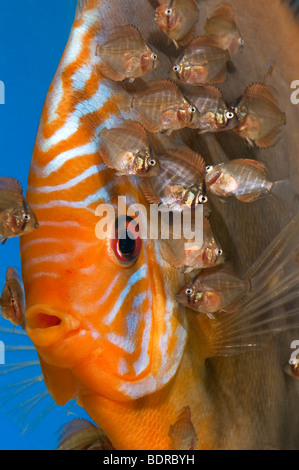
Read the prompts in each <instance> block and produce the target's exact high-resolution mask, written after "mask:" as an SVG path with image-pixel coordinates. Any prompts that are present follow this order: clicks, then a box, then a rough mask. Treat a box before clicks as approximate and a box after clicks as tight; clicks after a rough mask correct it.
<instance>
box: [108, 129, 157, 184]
mask: <svg viewBox="0 0 299 470" xmlns="http://www.w3.org/2000/svg"><path fill="white" fill-rule="evenodd" d="M100 137H101V139H102V146H101V149H100V154H101V157H102V159H103V162H104V163H105V164H106V165H107V166H108V167H109V168H114V169H115V170H118V173H117V175H135V176H155V175H157V174H158V173H159V166H158V162H157V159H156V158H154V157H153V156H152V153H151V149H150V144H149V138H148V134H147V132H146V131H145V129H144V127H142V126H141V125H140V124H138V123H137V122H134V121H125V122H124V123H122V124H121V125H120V126H118V127H113V128H111V129H106V128H105V129H103V130H102V132H101V133H100Z"/></svg>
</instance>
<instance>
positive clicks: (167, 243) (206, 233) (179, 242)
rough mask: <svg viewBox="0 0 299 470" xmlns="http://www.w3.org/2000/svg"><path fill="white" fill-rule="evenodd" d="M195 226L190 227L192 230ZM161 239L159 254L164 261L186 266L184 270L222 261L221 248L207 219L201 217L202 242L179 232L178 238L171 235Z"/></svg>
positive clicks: (173, 264)
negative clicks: (197, 241)
mask: <svg viewBox="0 0 299 470" xmlns="http://www.w3.org/2000/svg"><path fill="white" fill-rule="evenodd" d="M194 229H195V226H193V227H192V230H193V231H194ZM174 233H175V230H173V231H172V234H171V235H172V236H170V237H169V239H166V240H161V241H160V243H161V256H162V258H163V259H165V261H167V262H168V263H170V264H171V265H172V266H174V267H176V268H182V267H184V266H185V267H186V269H185V272H190V271H192V270H193V269H205V268H211V267H214V266H217V265H218V264H222V263H224V254H223V250H222V248H221V246H220V244H219V242H218V241H217V240H216V238H215V236H214V234H213V231H212V228H211V225H210V223H209V221H208V219H207V218H206V217H205V216H204V217H203V224H202V234H203V235H202V238H203V240H202V243H196V242H195V240H194V237H193V239H191V238H186V237H184V236H183V235H184V234H181V233H180V234H179V235H180V238H178V239H176V238H174V237H173V234H174Z"/></svg>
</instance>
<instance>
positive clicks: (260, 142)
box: [254, 127, 281, 148]
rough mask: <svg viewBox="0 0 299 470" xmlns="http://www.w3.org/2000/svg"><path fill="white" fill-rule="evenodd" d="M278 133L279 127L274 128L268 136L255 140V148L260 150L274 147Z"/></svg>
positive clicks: (277, 139)
mask: <svg viewBox="0 0 299 470" xmlns="http://www.w3.org/2000/svg"><path fill="white" fill-rule="evenodd" d="M280 132H281V131H280V127H276V128H275V129H273V130H272V131H271V132H270V133H269V134H267V135H266V136H264V137H261V138H260V139H256V140H255V141H254V142H255V144H256V146H257V147H260V148H269V147H274V145H276V144H277V142H278V141H279V137H280Z"/></svg>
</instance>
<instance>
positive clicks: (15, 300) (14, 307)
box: [0, 279, 25, 325]
mask: <svg viewBox="0 0 299 470" xmlns="http://www.w3.org/2000/svg"><path fill="white" fill-rule="evenodd" d="M0 307H1V312H2V315H3V317H4V318H6V319H7V320H9V321H10V322H11V323H12V324H13V325H20V324H21V323H22V321H23V315H24V308H25V305H24V296H23V291H22V288H21V285H20V283H19V281H18V280H17V279H8V280H7V281H6V283H5V285H4V288H3V291H2V294H1V298H0Z"/></svg>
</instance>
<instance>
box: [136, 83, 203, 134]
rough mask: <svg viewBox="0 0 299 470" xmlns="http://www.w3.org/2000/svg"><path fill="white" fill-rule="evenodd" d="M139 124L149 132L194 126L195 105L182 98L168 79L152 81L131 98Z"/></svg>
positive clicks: (177, 89)
mask: <svg viewBox="0 0 299 470" xmlns="http://www.w3.org/2000/svg"><path fill="white" fill-rule="evenodd" d="M132 108H133V109H134V110H136V112H137V114H138V117H139V119H140V121H141V124H142V125H143V126H144V127H145V128H146V129H147V130H148V131H149V132H153V133H156V132H167V134H168V135H169V134H170V133H171V132H172V131H174V130H178V129H182V128H183V127H194V120H196V119H197V114H198V111H197V109H196V107H195V106H194V105H193V104H191V103H189V102H188V101H187V100H186V98H184V96H183V94H182V92H181V91H180V89H179V88H178V86H177V85H176V84H175V83H173V82H172V81H170V80H161V81H154V82H150V83H149V84H148V88H147V90H146V91H144V92H140V93H139V94H137V95H136V96H135V97H134V98H133V99H132Z"/></svg>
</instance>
